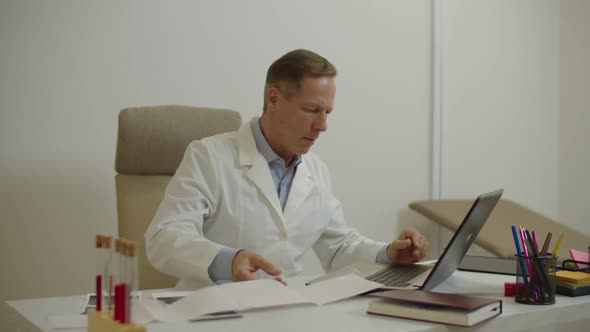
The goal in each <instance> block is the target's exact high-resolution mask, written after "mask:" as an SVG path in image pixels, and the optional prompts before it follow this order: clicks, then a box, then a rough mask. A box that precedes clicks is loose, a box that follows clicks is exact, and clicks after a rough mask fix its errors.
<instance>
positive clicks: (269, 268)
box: [231, 250, 287, 285]
mask: <svg viewBox="0 0 590 332" xmlns="http://www.w3.org/2000/svg"><path fill="white" fill-rule="evenodd" d="M258 270H262V271H264V272H266V273H267V274H268V275H271V276H273V277H277V276H279V275H281V273H282V272H281V270H280V269H278V268H277V267H275V266H274V265H272V263H271V262H269V261H267V260H266V259H264V258H262V257H261V256H258V255H256V254H255V253H253V252H251V251H246V250H240V251H238V253H237V254H236V255H235V256H234V260H233V262H232V267H231V272H232V279H233V281H246V280H256V271H258ZM275 280H277V281H279V282H281V283H282V284H284V285H287V284H286V283H285V281H283V279H281V278H280V277H277V278H275Z"/></svg>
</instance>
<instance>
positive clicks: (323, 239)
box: [145, 50, 429, 287]
mask: <svg viewBox="0 0 590 332" xmlns="http://www.w3.org/2000/svg"><path fill="white" fill-rule="evenodd" d="M335 76H336V68H335V67H334V66H333V65H332V64H331V63H330V62H329V61H327V60H326V59H325V58H323V57H321V56H320V55H318V54H316V53H314V52H311V51H308V50H295V51H291V52H289V53H287V54H285V55H284V56H282V57H281V58H279V59H278V60H276V61H275V62H274V63H273V64H272V65H271V66H270V68H269V70H268V73H267V77H266V85H265V89H264V109H263V113H262V116H261V117H260V118H254V119H252V120H251V121H250V122H247V123H245V124H244V125H243V126H242V127H241V128H240V129H239V130H238V131H237V132H232V133H226V134H221V135H216V136H212V137H208V138H205V139H203V140H200V141H195V142H192V143H191V144H190V145H189V146H188V148H187V149H186V152H185V155H184V158H183V160H182V162H181V164H180V166H179V167H178V170H177V171H176V174H175V175H174V176H173V177H172V179H171V181H170V183H169V185H168V187H167V189H166V193H165V195H164V198H163V200H162V203H161V205H160V207H159V209H158V212H157V213H156V215H155V217H154V219H153V221H152V224H151V225H150V227H149V228H148V230H147V231H146V233H145V239H146V253H147V257H148V259H149V260H150V262H151V263H152V264H153V265H154V266H155V267H156V268H157V269H158V270H160V271H161V272H163V273H166V274H169V275H172V276H175V277H178V278H179V279H180V282H179V285H178V286H179V287H201V286H204V285H208V284H213V283H216V282H217V283H219V282H224V281H242V280H252V279H256V278H259V277H262V276H266V275H268V276H271V277H272V276H278V275H281V274H282V276H284V277H289V276H293V275H296V274H298V273H300V272H302V259H303V256H304V254H305V253H306V252H307V251H308V250H309V249H313V250H314V252H315V254H316V255H317V257H318V258H319V260H320V262H321V264H322V266H323V268H324V269H325V270H326V271H330V270H333V269H337V268H340V267H343V266H345V265H349V264H352V263H361V262H366V263H374V262H381V263H392V262H394V263H397V264H411V263H414V262H416V261H418V260H421V259H422V258H424V257H425V256H426V253H427V251H428V249H429V244H428V241H427V240H426V239H425V237H424V236H423V235H422V234H420V233H419V232H418V231H416V230H415V229H413V228H406V229H404V230H403V231H402V233H401V234H400V235H399V236H398V237H397V239H396V240H394V241H392V242H391V243H390V244H387V243H382V242H377V241H373V240H371V239H368V238H366V237H364V236H362V235H360V234H359V233H358V232H357V231H356V230H354V229H353V228H350V227H349V226H348V225H347V223H346V222H345V220H344V217H343V213H342V207H341V205H340V202H339V201H338V200H337V199H336V197H335V196H334V194H333V193H332V189H331V184H330V174H329V171H328V168H327V167H326V165H325V164H324V163H323V162H322V161H321V160H320V159H319V158H318V157H316V156H315V155H313V154H312V153H308V152H309V149H310V148H311V146H312V145H313V143H314V142H315V141H316V140H317V139H318V138H319V136H320V134H321V133H322V132H324V131H326V130H327V120H328V115H329V114H330V113H331V112H332V109H333V104H334V97H335V93H336V88H335Z"/></svg>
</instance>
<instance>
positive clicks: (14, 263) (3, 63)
mask: <svg viewBox="0 0 590 332" xmlns="http://www.w3.org/2000/svg"><path fill="white" fill-rule="evenodd" d="M0 6H1V7H0V13H1V14H0V15H1V19H0V37H1V39H0V40H1V45H2V51H1V52H0V56H1V58H0V72H1V73H2V75H1V77H0V110H1V113H0V142H1V143H0V144H1V155H2V157H1V160H0V188H2V189H1V196H0V219H1V221H2V222H1V224H0V225H1V226H0V227H1V229H0V234H1V235H0V252H1V253H2V264H3V271H9V273H1V274H0V285H1V286H0V297H1V299H7V298H12V299H14V298H23V297H40V296H52V295H65V294H79V293H82V292H87V291H89V290H91V275H92V273H93V272H94V261H93V258H94V256H93V251H92V248H91V247H92V238H93V236H94V234H96V233H99V232H100V233H115V231H116V227H115V222H116V210H115V194H114V179H113V176H114V171H113V160H114V149H115V139H116V126H117V122H116V120H117V114H118V111H119V110H120V109H121V108H123V107H128V106H138V105H159V104H185V105H197V106H198V105H204V106H212V107H226V108H233V109H236V110H239V111H240V112H241V113H242V115H243V118H244V119H248V118H250V117H251V116H253V115H256V114H259V113H260V111H261V101H262V88H263V82H264V77H265V74H266V69H267V68H268V66H269V65H270V63H271V62H272V61H273V60H275V59H276V58H278V57H279V56H280V55H282V54H284V53H285V52H286V51H289V50H291V49H295V48H300V47H303V48H309V49H312V50H315V51H317V52H318V53H320V54H323V55H325V56H326V57H327V58H329V59H330V60H331V61H332V62H333V63H334V64H335V65H336V66H337V67H338V69H339V71H340V74H339V77H338V79H337V100H336V109H335V112H334V113H333V115H331V116H330V123H329V131H328V132H327V133H326V134H324V137H322V139H321V140H320V141H319V143H318V146H317V147H316V148H315V152H316V153H317V154H319V155H320V156H321V157H322V158H323V159H324V160H325V161H326V162H327V163H328V164H329V165H330V166H331V168H332V170H333V177H334V183H335V187H336V191H337V194H338V195H339V196H340V198H341V200H342V202H343V204H344V207H345V213H346V215H347V217H348V220H349V221H350V223H351V224H354V225H355V226H357V227H358V228H359V229H361V230H362V231H363V232H365V233H367V234H368V235H370V236H372V237H374V238H377V239H380V240H389V239H390V237H391V236H392V235H393V233H394V232H397V229H398V228H399V227H398V222H397V221H398V217H399V216H400V215H401V214H402V211H403V210H404V208H405V206H406V205H407V203H408V202H410V201H412V200H415V199H425V198H427V196H428V176H429V175H428V172H429V171H428V165H429V145H428V144H429V143H428V142H429V141H428V135H429V134H428V132H429V71H430V67H429V61H430V39H429V38H430V37H429V36H430V2H429V1H427V0H423V1H411V2H407V1H385V0H383V1H370V2H357V1H337V0H333V1H322V2H316V1H311V0H309V1H298V2H295V3H293V2H280V3H279V2H276V1H270V0H268V1H254V2H245V1H198V2H195V1H174V2H171V3H170V2H162V1H124V2H121V1H100V2H96V1H51V2H45V1H10V2H6V1H3V2H2V3H1V5H0ZM408 142H412V144H407V143H408ZM352 174H354V176H352ZM403 222H404V223H407V222H410V221H409V220H408V219H407V218H405V219H404V221H403Z"/></svg>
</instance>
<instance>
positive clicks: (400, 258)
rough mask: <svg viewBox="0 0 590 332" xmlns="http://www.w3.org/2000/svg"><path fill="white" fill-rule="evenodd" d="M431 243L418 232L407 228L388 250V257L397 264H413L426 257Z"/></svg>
mask: <svg viewBox="0 0 590 332" xmlns="http://www.w3.org/2000/svg"><path fill="white" fill-rule="evenodd" d="M429 249H430V243H428V240H426V238H425V237H424V235H422V234H421V233H420V232H418V230H416V229H415V228H412V227H406V228H404V229H403V230H402V232H401V233H400V234H399V236H398V237H397V239H396V240H393V242H391V244H390V245H389V247H388V248H387V256H389V259H391V260H392V261H393V262H394V263H395V264H413V263H416V262H417V261H419V260H421V259H423V258H424V257H426V254H427V253H428V250H429Z"/></svg>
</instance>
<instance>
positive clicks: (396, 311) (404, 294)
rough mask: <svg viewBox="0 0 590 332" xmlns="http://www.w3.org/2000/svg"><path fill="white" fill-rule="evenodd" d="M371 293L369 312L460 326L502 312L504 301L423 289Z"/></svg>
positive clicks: (472, 323)
mask: <svg viewBox="0 0 590 332" xmlns="http://www.w3.org/2000/svg"><path fill="white" fill-rule="evenodd" d="M369 296H374V297H379V298H381V299H380V300H378V301H374V302H371V303H369V308H368V309H367V312H368V313H370V314H376V315H385V316H393V317H400V318H407V319H415V320H421V321H428V322H435V323H443V324H450V325H458V326H473V325H475V324H477V323H480V322H483V321H485V320H488V319H491V318H493V317H496V316H498V315H500V314H501V313H502V300H499V299H494V298H485V297H478V296H469V295H461V294H446V293H435V292H429V291H419V290H391V291H385V292H379V293H373V294H370V295H369Z"/></svg>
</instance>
